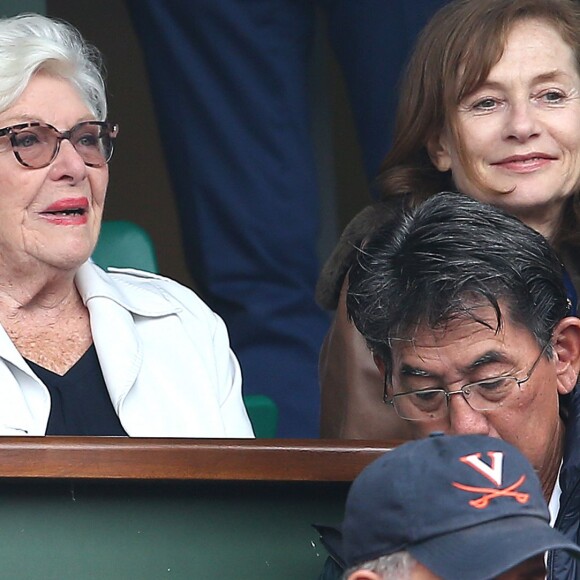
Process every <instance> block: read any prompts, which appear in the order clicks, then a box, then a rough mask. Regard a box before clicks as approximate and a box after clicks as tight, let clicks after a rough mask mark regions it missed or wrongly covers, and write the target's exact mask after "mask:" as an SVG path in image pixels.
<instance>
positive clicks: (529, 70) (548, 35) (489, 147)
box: [430, 19, 580, 236]
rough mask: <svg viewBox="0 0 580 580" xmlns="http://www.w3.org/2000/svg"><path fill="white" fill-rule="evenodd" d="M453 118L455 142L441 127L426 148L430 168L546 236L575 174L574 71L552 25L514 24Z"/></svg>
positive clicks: (579, 100)
mask: <svg viewBox="0 0 580 580" xmlns="http://www.w3.org/2000/svg"><path fill="white" fill-rule="evenodd" d="M455 118H456V125H457V133H458V135H459V141H460V144H458V143H457V142H456V139H454V138H453V136H452V135H451V131H446V132H445V134H444V135H442V136H441V138H440V139H439V141H438V142H437V143H436V145H435V146H433V147H431V150H430V153H431V158H432V160H433V162H434V163H435V165H436V167H437V168H438V169H439V170H440V171H448V170H451V173H452V175H453V180H454V183H455V185H456V186H457V188H458V189H459V190H460V191H462V192H463V193H466V194H468V195H470V196H472V197H475V198H476V199H479V200H481V201H485V202H488V203H492V204H494V205H497V206H500V207H503V208H504V209H506V210H507V211H509V212H510V213H512V214H515V215H517V216H518V217H520V218H521V219H522V220H523V221H525V222H526V223H527V224H528V225H530V226H532V227H534V228H535V229H537V230H538V231H540V232H542V233H543V234H544V235H548V236H549V235H551V234H553V233H554V230H555V229H556V228H557V226H558V224H559V221H560V218H561V215H562V210H563V206H564V202H565V201H566V199H567V198H568V197H569V196H570V195H571V194H572V193H573V192H574V191H575V190H576V189H577V187H578V183H579V180H580V75H579V73H578V66H577V62H576V58H575V54H574V51H573V50H572V48H571V47H570V46H569V45H568V44H566V42H565V41H564V40H563V39H562V37H561V36H560V34H559V33H558V31H557V30H556V29H555V28H554V27H553V26H551V25H550V24H548V23H547V22H544V21H542V20H533V19H532V20H522V21H520V22H518V23H517V24H515V25H514V27H513V29H512V30H511V32H510V33H509V35H508V37H507V42H506V45H505V49H504V51H503V54H502V57H501V59H500V60H499V62H498V63H497V64H496V65H495V66H493V67H492V69H491V71H490V73H489V76H488V78H487V79H486V81H485V83H483V85H481V86H480V87H479V88H478V89H477V90H475V91H474V92H473V93H471V94H469V95H467V96H466V97H465V98H464V99H463V100H462V101H461V103H460V104H459V107H458V110H457V111H456V112H455ZM460 148H461V149H462V151H463V158H464V159H467V160H468V162H469V164H470V165H471V168H472V172H475V175H476V176H477V179H476V180H474V179H473V178H472V177H471V175H472V174H473V173H470V172H469V171H466V169H465V167H464V164H463V161H462V159H461V156H460V154H459V151H460ZM482 184H483V187H482ZM486 188H489V189H490V190H494V191H489V190H488V189H486Z"/></svg>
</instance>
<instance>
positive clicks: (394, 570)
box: [343, 552, 417, 580]
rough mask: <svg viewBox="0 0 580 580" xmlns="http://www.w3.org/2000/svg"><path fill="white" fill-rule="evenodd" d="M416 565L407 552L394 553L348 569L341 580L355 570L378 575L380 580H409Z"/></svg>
mask: <svg viewBox="0 0 580 580" xmlns="http://www.w3.org/2000/svg"><path fill="white" fill-rule="evenodd" d="M416 563H417V560H415V558H413V556H411V554H409V552H395V553H394V554H389V555H388V556H381V557H380V558H377V559H376V560H371V561H369V562H365V563H364V564H360V565H359V566H353V567H352V568H349V569H348V570H347V571H346V572H345V573H344V576H343V580H347V579H348V577H349V576H350V575H351V574H352V573H353V572H356V571H357V570H370V571H371V572H375V573H376V574H379V575H380V576H381V579H382V580H409V579H410V578H411V571H412V570H413V568H414V567H415V564H416Z"/></svg>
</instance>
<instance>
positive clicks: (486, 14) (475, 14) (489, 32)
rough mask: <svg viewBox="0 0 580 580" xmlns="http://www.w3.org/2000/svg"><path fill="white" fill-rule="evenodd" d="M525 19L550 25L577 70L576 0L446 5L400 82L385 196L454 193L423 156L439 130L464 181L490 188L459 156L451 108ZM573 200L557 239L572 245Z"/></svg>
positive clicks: (383, 176) (384, 172) (471, 0)
mask: <svg viewBox="0 0 580 580" xmlns="http://www.w3.org/2000/svg"><path fill="white" fill-rule="evenodd" d="M524 19H538V20H543V21H545V22H546V23H548V24H550V25H552V26H553V27H554V28H555V29H556V30H557V31H558V33H559V34H560V36H561V37H562V39H563V40H564V42H566V43H567V44H568V45H569V46H570V47H571V48H572V50H573V51H574V54H575V55H576V62H577V65H578V69H579V71H580V7H579V6H578V3H577V2H575V1H574V0H454V1H452V2H450V3H449V4H447V5H445V6H444V7H443V8H441V9H440V10H439V11H438V12H437V13H436V14H435V15H434V16H433V18H432V19H431V21H430V22H429V23H428V24H427V26H426V27H425V29H424V30H423V32H422V33H421V35H420V36H419V38H418V40H417V44H416V47H415V50H414V52H413V54H412V56H411V59H410V61H409V64H408V66H407V70H406V74H405V76H404V77H403V83H402V86H401V91H400V96H399V99H400V100H399V107H398V111H397V118H396V124H395V134H394V138H393V146H392V148H391V151H390V152H389V153H388V155H387V156H386V158H385V160H384V162H383V165H382V167H381V173H380V175H379V178H378V180H379V184H380V186H381V189H382V191H383V196H384V197H387V196H390V195H395V194H400V193H408V192H412V193H413V199H414V201H415V202H420V201H422V200H424V199H426V198H427V197H429V196H431V195H433V194H434V193H436V192H438V191H441V190H445V189H447V190H448V189H453V188H454V186H453V182H452V179H451V174H450V172H446V173H442V172H440V171H439V170H438V169H437V168H436V167H435V166H434V165H433V163H432V162H431V159H430V157H429V152H428V144H429V143H433V142H434V141H435V140H437V139H439V137H440V136H441V135H442V133H443V131H444V130H447V131H449V132H450V135H451V136H452V138H453V139H454V140H455V142H456V144H457V148H458V152H459V158H460V160H461V162H462V164H463V166H464V170H465V171H466V173H467V174H468V176H469V177H470V178H471V179H472V180H473V181H474V182H475V183H477V184H478V185H479V186H480V187H482V188H483V189H486V188H487V189H488V190H489V186H486V184H484V183H482V182H481V179H479V176H478V175H477V174H476V173H475V170H474V168H473V167H472V165H471V162H470V160H469V159H467V158H466V156H465V155H464V151H463V148H462V146H461V139H460V136H459V134H458V132H457V128H456V111H457V108H458V105H459V103H460V102H461V100H462V99H463V98H464V97H465V96H467V95H469V94H470V93H472V92H473V91H475V90H476V89H477V88H478V87H479V86H481V84H482V83H483V82H485V80H486V79H487V77H488V75H489V73H490V71H491V69H492V67H493V66H494V65H495V64H496V63H497V62H498V61H499V60H500V59H501V57H502V54H503V50H504V48H505V43H506V40H507V37H508V35H509V33H510V31H511V29H512V28H513V26H514V24H516V23H517V22H520V21H521V20H524ZM577 197H578V196H577V195H574V196H573V198H574V199H571V200H569V205H570V206H572V205H573V206H574V209H575V211H574V212H566V213H567V214H568V215H567V219H566V222H565V223H563V224H562V227H561V231H560V232H559V234H558V240H556V241H557V242H562V241H565V240H566V241H572V239H573V236H572V235H571V234H572V233H576V236H578V233H577V232H576V230H578V229H579V228H578V227H577V226H578V223H580V211H578V209H579V208H578V206H579V205H580V201H578V200H577V199H576V198H577ZM570 213H573V214H574V218H573V219H570V215H569V214H570ZM565 215H566V214H565ZM575 242H576V243H580V239H578V240H575Z"/></svg>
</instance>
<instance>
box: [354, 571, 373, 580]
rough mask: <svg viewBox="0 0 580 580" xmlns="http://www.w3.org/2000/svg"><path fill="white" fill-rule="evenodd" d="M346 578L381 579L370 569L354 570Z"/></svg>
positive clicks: (361, 579) (359, 579) (357, 579)
mask: <svg viewBox="0 0 580 580" xmlns="http://www.w3.org/2000/svg"><path fill="white" fill-rule="evenodd" d="M347 580H381V577H380V576H379V575H378V574H377V573H376V572H372V571H371V570H356V571H355V572H353V573H352V574H351V575H350V576H349V577H348V578H347Z"/></svg>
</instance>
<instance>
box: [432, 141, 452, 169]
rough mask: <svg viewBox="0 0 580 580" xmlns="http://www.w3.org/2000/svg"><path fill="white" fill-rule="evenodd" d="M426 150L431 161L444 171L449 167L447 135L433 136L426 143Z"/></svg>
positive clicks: (449, 157)
mask: <svg viewBox="0 0 580 580" xmlns="http://www.w3.org/2000/svg"><path fill="white" fill-rule="evenodd" d="M427 152H428V153H429V157H430V159H431V163H433V165H435V167H436V168H437V169H438V170H439V171H441V172H442V173H444V172H445V171H449V170H450V169H451V150H450V147H449V137H447V136H446V135H440V136H438V137H433V138H432V139H430V140H429V142H428V143H427Z"/></svg>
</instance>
